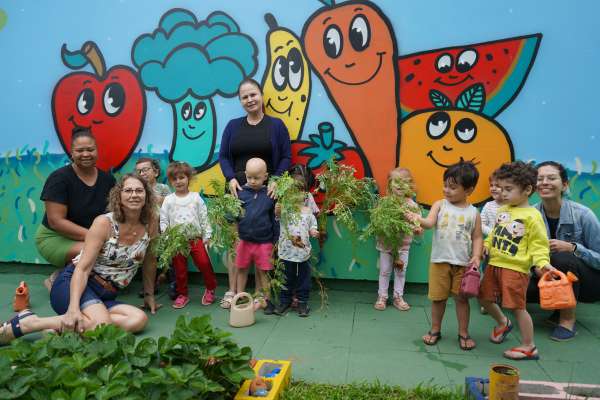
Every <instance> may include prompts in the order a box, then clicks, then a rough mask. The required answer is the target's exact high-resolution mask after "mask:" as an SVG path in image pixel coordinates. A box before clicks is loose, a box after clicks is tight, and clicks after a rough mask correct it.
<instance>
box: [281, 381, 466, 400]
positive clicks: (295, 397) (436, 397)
mask: <svg viewBox="0 0 600 400" xmlns="http://www.w3.org/2000/svg"><path fill="white" fill-rule="evenodd" d="M281 399H282V400H311V399H327V400H346V399H348V400H363V399H364V400H392V399H394V400H396V399H397V400H426V399H427V400H461V399H464V392H463V389H462V388H459V387H457V388H456V389H454V390H452V389H448V388H443V387H438V386H427V385H419V386H417V387H416V388H414V389H408V390H407V389H404V388H402V387H400V386H389V385H383V384H380V383H351V384H346V385H325V384H316V383H307V382H302V381H297V382H292V384H291V385H290V387H289V388H288V390H286V391H285V393H284V394H283V396H282V398H281Z"/></svg>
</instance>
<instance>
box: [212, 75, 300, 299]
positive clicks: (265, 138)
mask: <svg viewBox="0 0 600 400" xmlns="http://www.w3.org/2000/svg"><path fill="white" fill-rule="evenodd" d="M238 96H239V98H240V102H241V103H242V107H243V108H244V110H245V111H246V115H245V116H243V117H241V118H235V119H232V120H231V121H229V123H228V124H227V126H226V127H225V131H224V132H223V138H222V139H221V148H220V151H219V163H220V165H221V171H223V175H224V176H225V179H226V180H227V182H228V185H229V192H230V193H231V194H233V195H234V196H237V195H238V191H241V190H243V189H242V186H243V185H244V184H245V183H246V175H245V174H244V170H245V169H246V162H247V161H248V160H249V159H251V158H255V157H257V158H261V159H263V160H264V161H265V162H266V163H267V172H268V173H269V175H276V176H279V175H281V174H282V173H283V172H285V171H287V170H288V168H289V167H290V161H291V158H292V152H291V143H290V135H289V133H288V130H287V128H286V127H285V125H284V123H283V122H282V121H281V120H280V119H279V118H273V117H270V116H268V115H265V112H264V107H263V95H262V90H261V88H260V85H259V83H258V82H256V81H255V80H254V79H251V78H246V79H244V80H243V81H242V83H240V86H239V87H238ZM268 194H269V196H271V197H273V186H272V185H269V187H268ZM229 264H230V265H228V266H227V269H228V271H229V290H228V291H227V292H226V293H225V296H224V297H223V300H222V301H221V307H223V308H229V307H230V306H231V299H232V298H233V296H234V295H235V293H236V272H237V271H236V268H235V266H233V265H232V263H229Z"/></svg>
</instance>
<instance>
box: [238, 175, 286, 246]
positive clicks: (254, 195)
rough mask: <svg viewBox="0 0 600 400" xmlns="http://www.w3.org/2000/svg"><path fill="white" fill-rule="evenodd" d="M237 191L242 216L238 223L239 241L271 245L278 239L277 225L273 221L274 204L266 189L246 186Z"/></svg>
mask: <svg viewBox="0 0 600 400" xmlns="http://www.w3.org/2000/svg"><path fill="white" fill-rule="evenodd" d="M243 189H244V190H239V191H238V197H239V199H240V200H241V201H242V207H243V208H244V214H243V216H242V217H241V218H240V220H239V222H238V233H239V235H240V239H242V240H246V241H248V242H253V243H273V242H275V241H276V240H277V239H278V238H279V232H276V231H278V227H279V224H278V223H277V222H276V221H275V202H274V201H273V199H272V198H270V197H269V195H268V194H267V187H266V186H263V187H262V188H260V189H258V190H254V189H251V188H250V187H249V186H248V185H244V186H243Z"/></svg>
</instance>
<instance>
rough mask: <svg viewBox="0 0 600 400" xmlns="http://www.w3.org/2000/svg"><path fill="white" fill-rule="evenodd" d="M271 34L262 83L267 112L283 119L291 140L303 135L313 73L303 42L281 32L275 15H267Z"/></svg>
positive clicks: (269, 35)
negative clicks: (305, 54)
mask: <svg viewBox="0 0 600 400" xmlns="http://www.w3.org/2000/svg"><path fill="white" fill-rule="evenodd" d="M265 21H266V22H267V24H268V25H269V29H270V30H269V32H268V33H267V68H266V69H265V74H264V76H263V79H262V89H263V100H264V105H265V112H266V113H267V114H268V115H271V116H273V117H277V118H280V119H281V120H282V121H283V123H284V124H285V126H286V127H287V129H288V132H289V134H290V139H291V140H295V139H297V138H298V136H299V135H300V132H302V127H303V125H304V119H305V117H306V110H307V108H308V100H309V97H310V80H311V79H310V69H309V68H308V62H307V61H306V57H305V56H304V50H303V49H302V46H301V44H300V39H299V38H298V37H297V36H296V35H295V34H294V33H293V32H292V31H290V30H289V29H286V28H281V27H279V26H278V25H277V21H276V20H275V17H274V16H273V15H272V14H266V15H265Z"/></svg>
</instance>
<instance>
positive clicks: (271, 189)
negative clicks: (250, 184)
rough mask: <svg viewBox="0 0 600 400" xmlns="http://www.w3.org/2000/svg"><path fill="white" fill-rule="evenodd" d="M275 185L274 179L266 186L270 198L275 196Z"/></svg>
mask: <svg viewBox="0 0 600 400" xmlns="http://www.w3.org/2000/svg"><path fill="white" fill-rule="evenodd" d="M276 187H277V183H276V182H275V181H271V182H269V186H267V194H268V195H269V197H270V198H272V199H274V198H275V188H276Z"/></svg>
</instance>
